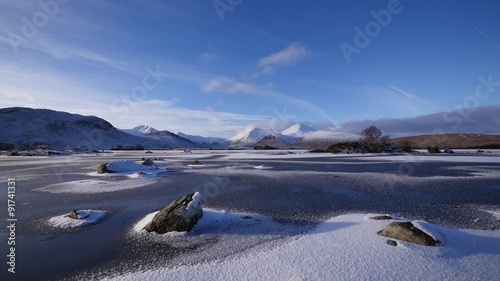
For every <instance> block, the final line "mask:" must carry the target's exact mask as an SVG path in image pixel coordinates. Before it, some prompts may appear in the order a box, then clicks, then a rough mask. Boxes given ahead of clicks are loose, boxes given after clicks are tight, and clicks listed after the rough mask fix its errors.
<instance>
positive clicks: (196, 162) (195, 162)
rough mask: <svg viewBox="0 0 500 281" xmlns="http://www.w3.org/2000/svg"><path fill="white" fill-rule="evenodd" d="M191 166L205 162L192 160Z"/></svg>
mask: <svg viewBox="0 0 500 281" xmlns="http://www.w3.org/2000/svg"><path fill="white" fill-rule="evenodd" d="M191 165H192V166H201V165H205V163H203V162H201V161H200V160H194V161H193V163H191Z"/></svg>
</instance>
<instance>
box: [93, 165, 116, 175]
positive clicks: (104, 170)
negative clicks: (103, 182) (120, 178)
mask: <svg viewBox="0 0 500 281" xmlns="http://www.w3.org/2000/svg"><path fill="white" fill-rule="evenodd" d="M108 163H109V162H108ZM108 163H104V164H101V165H99V168H97V173H98V174H106V173H112V172H113V171H110V170H108Z"/></svg>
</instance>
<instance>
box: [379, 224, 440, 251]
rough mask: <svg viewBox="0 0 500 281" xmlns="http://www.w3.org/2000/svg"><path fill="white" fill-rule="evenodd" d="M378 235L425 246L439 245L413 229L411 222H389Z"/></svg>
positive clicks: (436, 241)
mask: <svg viewBox="0 0 500 281" xmlns="http://www.w3.org/2000/svg"><path fill="white" fill-rule="evenodd" d="M378 234H379V235H381V236H384V237H388V238H394V239H397V240H402V241H406V242H410V243H415V244H420V245H425V246H437V245H438V244H439V243H441V242H440V241H439V240H435V239H434V238H432V237H431V236H429V235H428V234H427V233H425V232H423V231H422V230H420V229H418V228H417V227H415V226H414V225H413V224H412V223H411V222H391V223H390V224H389V225H388V226H387V227H386V228H385V229H384V230H381V231H379V232H378Z"/></svg>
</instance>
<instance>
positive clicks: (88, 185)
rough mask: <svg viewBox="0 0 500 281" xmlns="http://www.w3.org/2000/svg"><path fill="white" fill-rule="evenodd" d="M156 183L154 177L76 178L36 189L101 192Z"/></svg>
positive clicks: (60, 191)
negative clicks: (117, 179)
mask: <svg viewBox="0 0 500 281" xmlns="http://www.w3.org/2000/svg"><path fill="white" fill-rule="evenodd" d="M154 183H156V180H154V179H129V180H122V181H111V180H93V179H91V180H78V181H68V182H61V183H56V184H51V185H48V186H46V187H43V188H40V189H37V190H38V191H45V192H50V193H101V192H114V191H121V190H127V189H132V188H141V187H146V186H148V185H151V184H154Z"/></svg>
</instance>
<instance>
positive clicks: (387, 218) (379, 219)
mask: <svg viewBox="0 0 500 281" xmlns="http://www.w3.org/2000/svg"><path fill="white" fill-rule="evenodd" d="M370 219H372V220H376V221H382V220H393V218H392V217H391V216H387V215H382V216H374V217H371V218H370Z"/></svg>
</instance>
